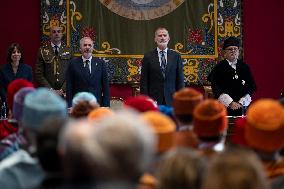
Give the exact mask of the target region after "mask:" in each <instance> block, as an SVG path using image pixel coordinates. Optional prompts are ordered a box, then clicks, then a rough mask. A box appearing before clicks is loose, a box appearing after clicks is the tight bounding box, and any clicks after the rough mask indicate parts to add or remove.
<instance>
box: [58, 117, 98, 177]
mask: <svg viewBox="0 0 284 189" xmlns="http://www.w3.org/2000/svg"><path fill="white" fill-rule="evenodd" d="M93 129H94V127H93V126H92V125H91V123H90V122H88V121H87V120H86V119H76V120H70V121H69V122H68V123H67V124H66V126H65V127H64V129H63V130H62V132H61V134H60V136H59V145H58V151H59V154H60V156H61V159H62V165H63V173H64V176H65V178H66V180H68V181H69V182H75V183H77V182H85V181H88V182H90V181H92V180H93V171H94V167H93V161H94V160H93V158H92V157H91V156H90V155H88V153H87V151H88V150H89V149H88V148H87V147H86V144H87V143H88V142H87V141H88V140H90V138H91V136H92V133H93ZM92 150H96V146H95V145H94V146H93V148H92Z"/></svg>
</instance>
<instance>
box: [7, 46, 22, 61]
mask: <svg viewBox="0 0 284 189" xmlns="http://www.w3.org/2000/svg"><path fill="white" fill-rule="evenodd" d="M15 48H16V49H17V50H18V51H19V52H20V53H21V59H20V63H23V62H24V53H23V49H22V48H21V46H20V44H19V43H12V44H11V45H10V46H9V48H8V50H7V63H12V59H11V55H12V53H13V51H14V49H15Z"/></svg>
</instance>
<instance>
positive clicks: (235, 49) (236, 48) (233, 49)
mask: <svg viewBox="0 0 284 189" xmlns="http://www.w3.org/2000/svg"><path fill="white" fill-rule="evenodd" d="M225 50H226V51H230V52H233V51H238V50H239V48H238V47H235V48H234V47H232V48H227V49H225Z"/></svg>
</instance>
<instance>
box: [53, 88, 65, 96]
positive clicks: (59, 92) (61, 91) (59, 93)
mask: <svg viewBox="0 0 284 189" xmlns="http://www.w3.org/2000/svg"><path fill="white" fill-rule="evenodd" d="M51 90H52V91H53V92H55V93H56V94H58V95H59V96H62V97H63V98H65V96H66V94H65V93H64V91H63V90H62V89H60V90H54V89H51Z"/></svg>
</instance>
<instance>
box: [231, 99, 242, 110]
mask: <svg viewBox="0 0 284 189" xmlns="http://www.w3.org/2000/svg"><path fill="white" fill-rule="evenodd" d="M229 108H230V109H232V110H237V109H240V108H242V105H241V104H240V103H238V102H234V101H233V102H231V103H230V104H229Z"/></svg>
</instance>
